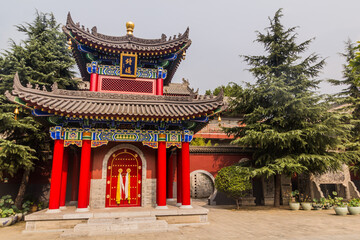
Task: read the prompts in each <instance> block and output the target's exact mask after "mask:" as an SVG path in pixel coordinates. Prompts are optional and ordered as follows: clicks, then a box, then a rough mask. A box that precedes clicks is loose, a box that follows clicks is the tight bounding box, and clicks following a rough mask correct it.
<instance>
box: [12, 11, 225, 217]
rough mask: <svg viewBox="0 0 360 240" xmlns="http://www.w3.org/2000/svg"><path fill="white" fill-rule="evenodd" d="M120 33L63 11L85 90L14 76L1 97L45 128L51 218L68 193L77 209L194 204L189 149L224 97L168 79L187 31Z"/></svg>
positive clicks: (130, 30)
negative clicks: (49, 144) (172, 201)
mask: <svg viewBox="0 0 360 240" xmlns="http://www.w3.org/2000/svg"><path fill="white" fill-rule="evenodd" d="M126 30H127V34H126V35H125V36H118V37H115V36H107V35H104V34H101V33H98V32H97V28H96V27H93V28H92V29H91V31H89V29H88V28H85V27H84V26H80V24H79V23H74V22H73V20H72V18H71V16H70V13H69V14H68V17H67V23H66V25H65V26H64V27H63V31H64V33H65V34H66V36H67V39H68V44H69V47H70V48H71V49H72V53H73V56H74V58H75V59H76V63H77V65H78V68H79V71H80V73H81V77H82V80H83V81H87V82H89V86H90V87H89V89H87V90H76V91H75V90H65V89H59V88H58V86H57V84H56V83H55V84H54V85H53V86H52V88H51V91H48V90H47V89H46V88H45V87H41V86H37V85H35V86H32V85H31V84H28V85H27V86H26V87H25V86H23V85H22V84H21V83H20V80H19V77H18V76H17V75H16V76H15V78H14V87H13V90H12V92H11V93H10V92H7V93H6V96H7V97H8V98H9V99H10V100H11V101H13V102H15V103H17V104H19V105H20V106H22V107H24V108H27V109H30V110H31V111H32V114H33V115H34V116H35V117H37V118H42V119H46V120H47V121H48V122H49V123H50V124H51V125H52V126H51V127H50V136H51V138H52V139H53V140H54V150H53V160H52V161H53V162H52V170H51V185H50V198H49V210H48V212H59V211H61V209H62V207H64V206H65V197H66V190H68V191H71V192H72V193H71V195H72V196H73V198H75V199H72V200H75V201H76V202H77V211H78V212H82V211H88V210H89V208H118V207H142V206H146V205H152V206H156V207H157V208H158V209H166V208H167V198H169V197H170V198H171V197H172V196H174V195H175V194H174V195H173V192H172V191H173V190H174V192H176V200H177V205H178V206H180V208H191V201H190V167H189V143H190V142H191V140H192V138H193V135H194V134H195V133H196V132H198V131H199V130H201V129H202V128H203V127H205V126H206V124H207V122H208V121H209V119H211V118H212V117H214V116H216V114H218V113H219V112H220V111H222V108H223V107H224V102H223V95H222V93H221V94H219V95H218V96H216V97H214V96H201V95H199V94H198V93H197V92H195V91H194V90H193V89H191V88H190V87H189V83H188V82H187V81H183V83H172V79H173V76H174V74H175V72H176V70H177V68H178V67H179V65H180V63H181V61H182V60H184V59H185V53H186V51H187V50H188V48H189V47H190V45H191V40H190V39H189V29H186V31H185V32H184V33H183V34H179V35H175V36H172V37H167V36H166V35H165V34H162V35H161V37H160V38H159V39H142V38H138V37H135V36H134V34H133V31H134V24H133V23H132V22H128V23H126ZM69 149H71V151H70V150H69ZM170 158H171V159H174V158H175V159H176V163H175V164H173V161H171V162H169V159H170ZM68 172H69V174H70V175H71V176H72V180H71V181H70V180H69V181H67V176H68ZM175 175H176V181H175V180H174V178H173V176H175ZM169 176H172V177H169ZM70 185H71V186H70ZM69 186H70V187H69Z"/></svg>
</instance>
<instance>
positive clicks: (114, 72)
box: [86, 63, 167, 79]
mask: <svg viewBox="0 0 360 240" xmlns="http://www.w3.org/2000/svg"><path fill="white" fill-rule="evenodd" d="M86 69H87V72H88V73H92V72H93V69H92V64H91V63H88V64H87V65H86ZM96 73H97V74H100V75H108V76H120V66H111V65H97V71H96ZM157 75H158V69H155V68H141V67H138V68H137V70H136V77H137V78H151V79H156V78H157ZM166 75H167V70H166V69H162V77H163V78H164V79H165V78H166Z"/></svg>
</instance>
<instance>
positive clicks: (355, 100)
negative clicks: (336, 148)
mask: <svg viewBox="0 0 360 240" xmlns="http://www.w3.org/2000/svg"><path fill="white" fill-rule="evenodd" d="M358 48H359V47H357V46H356V45H355V43H352V42H351V40H350V39H349V40H348V41H346V42H345V52H344V53H341V54H340V55H341V56H342V57H344V58H345V60H346V62H345V64H344V65H343V69H344V70H343V79H341V80H337V79H330V80H328V81H329V82H330V83H331V84H333V85H335V86H343V87H344V88H343V89H342V90H341V92H340V93H338V94H335V97H336V104H337V105H339V107H338V110H339V111H343V112H350V113H351V119H350V123H351V124H352V125H353V128H352V131H351V136H350V138H349V142H348V143H347V144H346V149H347V155H348V157H349V158H350V164H351V166H350V169H352V170H354V171H355V172H356V173H357V172H359V170H360V160H359V159H360V145H359V140H360V89H359V84H360V82H359V79H360V69H359V67H358V66H360V65H359V64H357V61H358V59H357V54H356V51H357V49H358Z"/></svg>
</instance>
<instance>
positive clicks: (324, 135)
mask: <svg viewBox="0 0 360 240" xmlns="http://www.w3.org/2000/svg"><path fill="white" fill-rule="evenodd" d="M281 11H282V10H281V9H279V10H278V11H277V12H276V13H275V16H274V18H272V19H270V26H269V27H268V28H267V29H266V32H265V33H261V32H257V38H256V42H258V43H260V44H262V45H263V47H264V50H265V55H260V56H242V57H243V58H244V60H245V61H246V62H247V63H248V64H249V65H250V69H249V71H250V72H251V73H252V74H253V76H254V77H255V79H256V83H255V84H248V85H247V88H246V89H244V91H243V96H242V97H240V98H236V99H235V100H234V101H233V104H232V108H233V111H235V112H237V113H238V114H239V115H243V120H242V123H243V124H241V125H240V126H239V127H234V128H228V129H225V131H226V132H227V133H228V134H232V135H234V136H235V140H234V141H233V143H235V144H239V145H241V146H247V147H252V148H253V149H254V155H253V160H254V161H253V167H255V170H254V174H256V175H266V176H268V177H269V176H274V175H275V176H277V177H276V178H275V180H276V179H277V180H280V179H281V178H280V177H279V175H281V174H286V175H291V174H293V173H295V172H297V173H301V172H304V171H307V172H311V173H323V172H326V171H328V170H330V169H338V168H339V167H340V166H341V164H342V160H344V158H342V157H341V156H340V155H339V153H338V152H337V151H339V150H343V149H344V146H343V141H344V139H345V137H347V136H348V133H349V129H350V127H351V126H350V125H349V124H344V121H343V120H344V119H346V116H344V115H341V114H336V113H334V112H329V111H328V109H329V105H328V103H327V102H326V101H324V99H323V98H322V97H321V96H319V95H317V94H316V92H315V90H316V88H317V87H318V84H319V82H320V81H319V80H317V79H316V77H317V76H318V74H319V71H320V70H321V69H322V67H323V66H324V64H325V62H324V60H323V59H321V58H320V57H319V56H318V55H317V54H314V53H313V54H310V55H309V56H307V57H302V55H303V54H304V53H305V52H306V50H307V49H308V46H309V44H310V43H311V42H312V39H310V40H307V41H305V42H302V43H300V44H297V42H296V40H297V34H296V32H295V30H296V28H295V27H292V28H289V29H285V28H284V26H283V25H282V24H281V22H280V19H281V17H282V12H281ZM279 204H280V183H279V182H278V181H277V182H276V186H275V205H276V206H277V205H279Z"/></svg>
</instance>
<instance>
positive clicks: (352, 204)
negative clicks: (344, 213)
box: [348, 198, 360, 215]
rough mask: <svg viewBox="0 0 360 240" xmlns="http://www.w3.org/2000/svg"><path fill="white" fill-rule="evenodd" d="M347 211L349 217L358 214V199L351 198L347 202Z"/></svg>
mask: <svg viewBox="0 0 360 240" xmlns="http://www.w3.org/2000/svg"><path fill="white" fill-rule="evenodd" d="M348 210H349V212H350V214H351V215H358V214H360V198H353V199H351V200H350V201H349V202H348Z"/></svg>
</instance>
